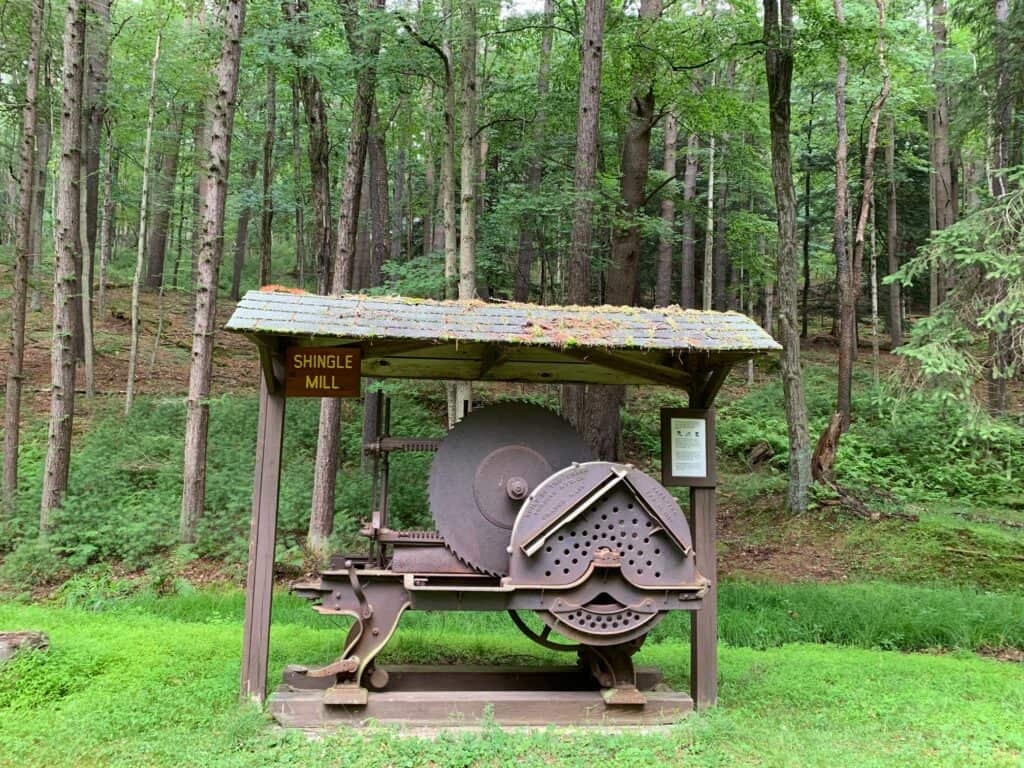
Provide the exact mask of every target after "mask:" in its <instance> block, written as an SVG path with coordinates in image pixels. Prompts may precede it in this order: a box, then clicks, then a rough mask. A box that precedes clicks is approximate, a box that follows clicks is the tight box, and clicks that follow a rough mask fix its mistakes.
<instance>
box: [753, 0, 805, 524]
mask: <svg viewBox="0 0 1024 768" xmlns="http://www.w3.org/2000/svg"><path fill="white" fill-rule="evenodd" d="M764 37H765V41H766V47H765V70H766V72H767V75H768V116H769V124H770V129H771V156H772V182H773V185H774V187H775V205H776V208H777V209H778V217H779V224H778V230H779V244H778V259H779V299H780V302H779V303H780V305H781V306H780V310H781V311H780V315H781V322H780V334H779V335H780V336H781V341H782V346H783V353H782V360H781V369H782V387H783V393H784V396H785V401H786V422H787V425H788V432H789V491H788V494H787V502H788V506H789V509H790V511H791V512H794V513H801V512H803V511H804V510H806V509H807V502H808V490H809V488H810V484H811V465H810V459H811V456H810V436H809V435H808V430H807V404H806V402H805V400H804V385H803V377H802V373H801V369H800V329H799V325H798V323H799V312H798V310H799V307H798V303H797V274H798V272H797V269H798V268H797V261H796V196H795V194H794V191H793V169H792V160H791V156H790V148H789V127H790V90H791V87H792V80H793V6H792V5H791V3H790V0H765V2H764Z"/></svg>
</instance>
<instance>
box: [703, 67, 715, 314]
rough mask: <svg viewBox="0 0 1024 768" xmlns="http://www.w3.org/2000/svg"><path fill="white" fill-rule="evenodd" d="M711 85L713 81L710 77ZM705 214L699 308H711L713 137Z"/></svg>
mask: <svg viewBox="0 0 1024 768" xmlns="http://www.w3.org/2000/svg"><path fill="white" fill-rule="evenodd" d="M711 84H712V86H714V84H715V82H714V80H713V79H712V81H711ZM706 209H707V216H706V217H705V219H704V264H703V269H702V270H701V278H700V286H701V303H700V307H701V309H703V310H705V311H707V310H709V309H711V302H712V300H713V297H712V288H713V284H714V282H713V281H714V269H715V265H714V258H713V256H714V247H715V137H714V136H712V137H711V140H710V141H709V142H708V191H707V205H706Z"/></svg>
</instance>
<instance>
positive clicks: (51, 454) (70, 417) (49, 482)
mask: <svg viewBox="0 0 1024 768" xmlns="http://www.w3.org/2000/svg"><path fill="white" fill-rule="evenodd" d="M85 4H86V0H68V3H67V8H66V10H65V15H64V66H63V74H62V83H61V110H60V115H61V118H60V170H59V172H58V177H57V207H56V209H55V211H54V216H55V219H56V221H55V224H54V240H55V243H54V244H55V246H56V252H57V253H56V264H55V270H54V284H53V344H52V347H51V353H50V378H51V390H50V427H49V434H48V436H47V444H46V465H45V468H44V470H43V493H42V499H41V502H40V508H39V530H40V532H41V533H42V534H44V535H45V534H46V533H47V532H48V530H49V527H50V515H51V513H52V512H53V510H54V509H57V508H58V507H59V506H60V504H61V501H62V500H63V499H64V495H65V494H66V493H67V488H68V467H69V464H70V460H71V432H72V427H73V426H74V417H75V368H76V360H75V350H74V347H73V341H72V335H73V332H74V322H75V310H76V306H75V305H76V303H77V302H78V299H79V291H78V279H77V272H76V264H77V263H79V262H80V260H81V255H82V252H81V241H80V240H79V216H80V214H81V204H80V197H79V196H80V193H81V189H80V187H79V184H80V182H81V164H82V69H83V58H84V55H85ZM78 309H80V306H79V307H78ZM78 317H79V318H80V317H81V313H80V312H79V313H78Z"/></svg>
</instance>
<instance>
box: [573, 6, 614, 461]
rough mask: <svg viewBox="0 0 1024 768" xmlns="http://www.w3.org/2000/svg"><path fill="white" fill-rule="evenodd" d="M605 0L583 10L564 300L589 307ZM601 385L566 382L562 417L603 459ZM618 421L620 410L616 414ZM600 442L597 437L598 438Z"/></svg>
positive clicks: (609, 451) (608, 450) (610, 448)
mask: <svg viewBox="0 0 1024 768" xmlns="http://www.w3.org/2000/svg"><path fill="white" fill-rule="evenodd" d="M605 9H606V3H605V0H586V2H585V5H584V10H583V35H582V52H581V64H580V86H579V103H578V109H577V118H576V159H575V163H574V165H573V167H574V172H573V193H574V199H573V212H572V238H571V241H570V247H569V265H568V275H567V280H566V282H567V290H566V297H567V299H568V302H569V303H570V304H579V305H586V304H589V303H590V260H591V247H592V242H593V215H594V182H595V179H596V177H597V161H598V142H599V140H600V135H599V123H600V114H601V63H602V58H603V52H604V21H605ZM598 389H599V388H598V387H589V386H586V385H581V384H567V385H564V386H563V387H562V395H561V400H562V403H561V405H562V415H563V416H565V418H567V419H568V420H569V421H570V423H572V424H573V425H574V426H575V427H576V429H578V430H579V431H580V433H581V434H582V435H583V437H584V438H585V439H587V440H588V441H589V442H590V444H591V445H592V446H593V447H594V448H595V450H597V451H598V453H599V455H614V454H615V453H616V451H617V449H618V445H617V444H615V443H610V444H609V443H605V444H603V445H596V443H597V442H598V440H599V439H600V437H601V435H602V434H604V435H605V436H607V435H608V433H607V432H604V431H603V430H601V429H600V425H599V424H595V425H593V426H594V429H591V428H590V426H589V425H588V422H590V421H592V420H594V418H595V417H597V418H601V417H607V416H608V415H609V414H610V413H611V408H610V407H608V405H607V404H604V405H603V406H602V407H599V408H596V409H595V408H591V405H594V403H592V402H591V400H592V399H593V398H592V397H591V395H592V393H596V392H597V391H598ZM614 417H615V420H616V422H617V421H618V412H617V411H616V412H615V414H614ZM595 438H596V439H595Z"/></svg>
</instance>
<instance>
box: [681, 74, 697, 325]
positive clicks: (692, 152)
mask: <svg viewBox="0 0 1024 768" xmlns="http://www.w3.org/2000/svg"><path fill="white" fill-rule="evenodd" d="M695 89H696V91H697V92H699V90H700V89H699V88H697V87H696V86H695ZM699 150H700V138H699V137H698V136H697V134H695V133H691V134H690V137H689V138H688V139H687V142H686V167H685V169H684V170H683V248H682V259H681V266H680V268H681V270H682V274H681V276H680V279H679V304H680V305H681V306H682V307H684V308H686V309H692V308H694V307H696V306H697V270H696V261H695V256H694V254H695V253H696V249H697V238H696V231H695V230H696V226H695V219H696V211H695V210H694V208H695V206H696V201H697V170H698V160H697V152H698V151H699Z"/></svg>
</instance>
